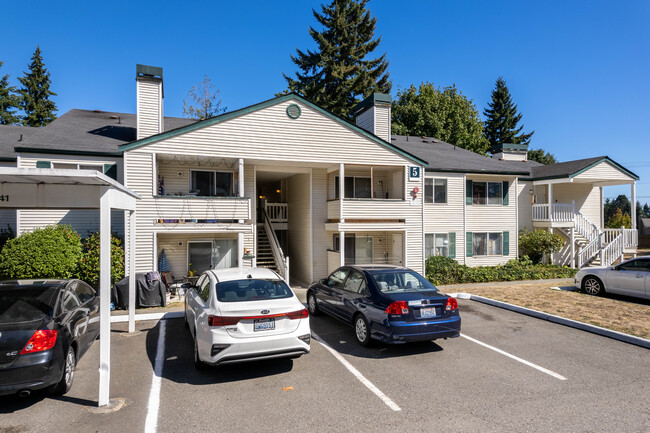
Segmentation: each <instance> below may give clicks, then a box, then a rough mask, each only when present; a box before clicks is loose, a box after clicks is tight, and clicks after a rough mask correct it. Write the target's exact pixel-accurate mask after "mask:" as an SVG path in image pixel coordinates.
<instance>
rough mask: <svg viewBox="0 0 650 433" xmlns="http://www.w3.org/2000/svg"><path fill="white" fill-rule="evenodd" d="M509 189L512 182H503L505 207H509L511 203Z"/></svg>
mask: <svg viewBox="0 0 650 433" xmlns="http://www.w3.org/2000/svg"><path fill="white" fill-rule="evenodd" d="M509 189H510V182H508V181H507V180H504V181H503V205H504V206H508V204H509V203H510V199H509V194H508V192H509V191H508V190H509Z"/></svg>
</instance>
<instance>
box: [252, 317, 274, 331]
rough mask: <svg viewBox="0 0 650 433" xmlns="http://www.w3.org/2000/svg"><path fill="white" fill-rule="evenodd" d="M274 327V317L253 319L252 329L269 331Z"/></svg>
mask: <svg viewBox="0 0 650 433" xmlns="http://www.w3.org/2000/svg"><path fill="white" fill-rule="evenodd" d="M272 329H275V319H274V318H272V317H269V318H268V319H255V320H254V321H253V331H254V332H257V331H270V330H272Z"/></svg>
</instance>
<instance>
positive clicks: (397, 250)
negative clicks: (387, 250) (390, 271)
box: [391, 233, 404, 266]
mask: <svg viewBox="0 0 650 433" xmlns="http://www.w3.org/2000/svg"><path fill="white" fill-rule="evenodd" d="M392 238H393V245H392V247H393V251H392V254H391V255H392V257H393V264H395V265H399V266H404V236H403V235H402V234H401V233H393V236H392Z"/></svg>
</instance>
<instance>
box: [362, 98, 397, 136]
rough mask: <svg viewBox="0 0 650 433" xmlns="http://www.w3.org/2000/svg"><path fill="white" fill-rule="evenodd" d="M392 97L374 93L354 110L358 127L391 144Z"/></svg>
mask: <svg viewBox="0 0 650 433" xmlns="http://www.w3.org/2000/svg"><path fill="white" fill-rule="evenodd" d="M391 101H392V99H391V97H390V95H386V94H383V93H373V94H372V95H370V96H368V97H367V98H366V99H364V100H363V101H362V102H360V103H359V104H358V105H357V106H356V108H355V109H354V115H355V117H356V119H357V126H358V127H359V128H362V129H365V130H366V131H368V132H371V133H373V134H375V135H376V136H377V137H379V138H381V139H383V140H386V141H388V142H390V103H391Z"/></svg>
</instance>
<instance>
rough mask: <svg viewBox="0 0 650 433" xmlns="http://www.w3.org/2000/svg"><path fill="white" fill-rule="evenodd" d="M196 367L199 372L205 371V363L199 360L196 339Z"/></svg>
mask: <svg viewBox="0 0 650 433" xmlns="http://www.w3.org/2000/svg"><path fill="white" fill-rule="evenodd" d="M194 367H196V369H197V370H204V369H205V363H204V362H203V361H201V358H199V345H198V343H197V342H196V338H195V339H194Z"/></svg>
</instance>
